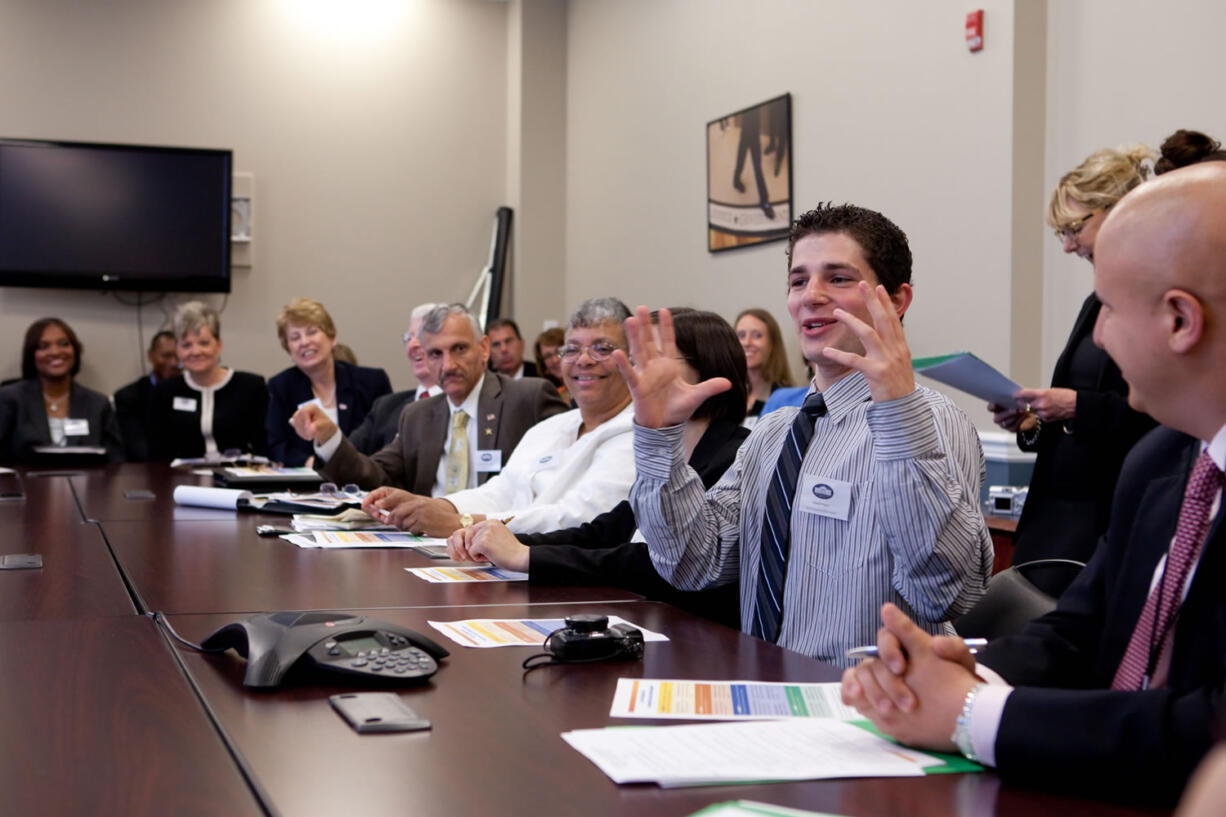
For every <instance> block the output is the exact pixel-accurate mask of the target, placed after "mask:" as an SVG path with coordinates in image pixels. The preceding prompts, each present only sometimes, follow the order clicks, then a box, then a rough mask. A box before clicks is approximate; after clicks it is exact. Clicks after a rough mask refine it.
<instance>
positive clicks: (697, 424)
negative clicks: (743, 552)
mask: <svg viewBox="0 0 1226 817" xmlns="http://www.w3.org/2000/svg"><path fill="white" fill-rule="evenodd" d="M673 326H674V329H675V330H676V339H677V350H678V351H679V352H680V353H681V355H682V357H683V358H684V360H685V364H686V368H687V375H688V377H689V378H690V382H693V383H698V382H700V381H703V380H707V379H709V378H712V377H726V378H728V379H729V380H730V381H731V382H732V384H733V386H732V388H731V389H729V390H728V391H726V392H723V393H722V394H717V395H715V396H714V397H711V398H709V399H708V400H707V401H706V402H704V403H703V404H702V405H700V406H699V407H698V408H697V409H696V410H695V411H694V415H693V416H692V417H691V418H690V419H689V420H688V421H686V424H685V425H686V427H685V434H684V438H683V439H684V444H685V446H686V447H687V449H688V450H689V451H690V455H689V463H690V466H691V467H693V468H694V470H695V471H696V472H697V473H698V475H699V476H700V477H701V478H702V481H703V484H704V485H705V486H706V487H708V488H709V487H711V486H712V485H714V484H715V483H716V482H717V481H718V480H719V478H720V476H722V475H723V473H724V471H726V470H727V469H728V467H729V466H730V465H732V461H733V460H734V459H735V458H736V452H737V450H738V449H739V448H740V446H741V443H742V442H743V441H744V440H745V438H746V437H747V436H749V430H748V429H746V428H744V427H742V426H741V425H740V422H741V420H742V419H743V417H744V413H745V400H746V393H747V385H746V384H747V383H748V377H747V376H746V373H745V354H744V352H743V351H742V350H741V348H740V345H739V344H738V342H737V338H736V335H735V334H734V333H733V331H732V327H731V326H729V325H728V322H727V321H725V320H724V319H723V318H721V317H720V316H719V315H716V314H715V313H713V312H701V311H698V310H693V309H678V310H676V311H674V312H673ZM636 528H637V524H636V523H635V519H634V511H633V510H632V509H631V507H630V503H629V501H623V502H621V503H619V504H618V505H617V507H615V508H613V509H612V510H611V511H608V512H607V513H604V514H601V515H600V516H598V517H596V518H595V519H593V520H592V521H591V522H588V523H586V524H583V525H580V526H578V527H575V528H568V529H566V530H559V531H553V532H551V533H539V534H521V535H520V536H518V537H516V536H515V535H514V534H512V533H511V532H510V531H508V530H507V529H506V526H505V525H503V524H502V523H501V522H498V521H496V520H494V521H487V522H481V523H478V524H477V525H475V526H473V527H472V528H465V529H462V530H460V531H457V532H456V533H455V534H452V537H451V539H450V540H449V542H448V549H449V550H451V551H452V553H453V554H454V555H455V557H456V558H459V559H462V560H463V559H468V558H480V559H490V560H491V561H493V562H495V563H497V564H498V565H500V566H502V567H507V568H510V569H513V570H527V572H528V577H529V581H531V582H534V583H539V584H587V585H591V584H598V585H618V586H621V587H624V588H626V589H627V590H632V591H634V592H636V593H642V594H643V595H645V596H647V597H648V598H653V599H660V600H662V601H667V602H669V603H670V604H673V605H676V606H678V607H681V608H683V609H687V610H690V611H691V612H694V613H698V614H699V615H703V616H706V617H708V618H711V619H714V620H716V621H719V622H721V623H724V624H727V625H728V626H730V627H734V628H739V627H740V594H739V592H740V591H739V589H738V585H737V584H736V583H735V582H734V583H732V584H731V585H727V586H723V587H717V588H713V589H711V590H701V591H696V592H689V591H682V590H677V589H676V588H674V587H673V586H672V585H670V584H669V583H668V582H666V581H664V580H663V579H662V578H660V576H659V574H658V573H657V572H656V570H655V567H653V566H652V564H651V556H650V555H649V554H648V552H647V545H646V543H644V542H641V541H639V542H635V541H631V539H632V537H634V535H635V529H636Z"/></svg>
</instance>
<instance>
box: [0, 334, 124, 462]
mask: <svg viewBox="0 0 1226 817" xmlns="http://www.w3.org/2000/svg"><path fill="white" fill-rule="evenodd" d="M80 371H81V341H80V340H78V339H77V334H76V333H75V332H73V331H72V327H70V326H69V325H68V324H66V323H64V322H63V321H62V320H60V319H59V318H41V319H40V320H37V321H35V322H34V323H32V324H30V327H29V328H28V329H27V330H26V336H25V341H24V343H23V344H22V347H21V377H22V379H21V380H19V381H18V382H16V383H10V384H9V385H7V386H5V387H3V388H0V463H10V464H15V463H25V464H29V463H35V462H42V461H45V460H47V459H49V458H50V457H52V456H55V455H54V454H39V453H38V452H36V451H35V450H34V449H35V448H42V447H47V448H66V447H69V446H71V447H74V448H75V447H79V446H88V447H93V448H103V449H105V450H106V459H107V461H109V462H120V461H122V460H123V441H122V440H121V438H120V435H119V423H118V421H117V420H116V419H115V412H114V411H112V410H111V401H110V400H108V399H107V396H106V395H105V394H99V393H98V392H96V391H93V390H92V389H87V388H85V387H84V386H81V385H79V384H78V383H77V382H76V380H75V378H76V375H77V373H78V372H80Z"/></svg>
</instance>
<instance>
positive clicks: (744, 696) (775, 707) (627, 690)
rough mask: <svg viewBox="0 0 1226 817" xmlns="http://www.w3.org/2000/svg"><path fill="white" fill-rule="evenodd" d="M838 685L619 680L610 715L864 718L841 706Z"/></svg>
mask: <svg viewBox="0 0 1226 817" xmlns="http://www.w3.org/2000/svg"><path fill="white" fill-rule="evenodd" d="M839 686H840V685H839V684H838V682H831V683H825V684H789V683H769V682H764V681H688V680H666V679H654V678H619V679H617V689H616V690H615V691H614V692H613V706H612V708H611V709H610V710H609V716H610V717H613V718H685V719H686V720H720V721H730V720H758V721H760V720H762V719H764V718H836V719H838V720H843V721H855V720H860V719H861V718H862V717H864V716H863V715H861V714H860V713H859V712H857V711H856V710H855V709H853V708H852V707H850V706H847V705H845V704H844V703H843V701H842V699H841V698H840V696H839Z"/></svg>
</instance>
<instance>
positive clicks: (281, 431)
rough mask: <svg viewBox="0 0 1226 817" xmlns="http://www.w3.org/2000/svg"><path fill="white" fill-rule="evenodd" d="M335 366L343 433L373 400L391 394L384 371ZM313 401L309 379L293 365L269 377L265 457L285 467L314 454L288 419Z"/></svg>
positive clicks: (340, 363)
mask: <svg viewBox="0 0 1226 817" xmlns="http://www.w3.org/2000/svg"><path fill="white" fill-rule="evenodd" d="M335 366H336V409H337V411H336V414H337V425H338V426H340V429H341V431H342V432H344V433H345V434H348V433H349V432H350V431H352V430H354V429H356V428H357V427H358V426H359V425H361V424H362V421H363V420H364V419H366V414H367V412H369V411H370V408H371V405H372V404H373V403H374V402H375V398H376V397H379V396H381V395H384V394H391V391H392V383H391V381H390V380H388V379H387V372H385V371H383V370H382V369H374V368H371V367H369V366H354V365H351V364H349V363H345V362H344V361H343V360H338V361H336V363H335ZM314 398H315V394H314V392H312V391H311V379H310V378H309V377H307V376H306V375H305V374H303V372H302V370H301V369H299V368H298V367H297V366H290V367H289V368H288V369H285V370H284V371H282V372H280V373H279V374H276V375H274V376H273V378H272V379H271V380H269V381H268V419H267V421H266V422H265V431H266V433H267V436H268V456H269V458H270V459H272V460H274V461H276V462H283V463H285V464H286V465H303V464H305V463H306V461H307V457H309V456H311V455H312V454H314V453H315V451H314V449H313V447H312V445H311V441H310V440H304V439H302V438H301V437H299V436H298V435H297V434H295V433H294V429H293V428H291V427H290V424H289V418H290V417H291V416H293V413H294V412H295V411H297V410H298V406H299V405H300V404H302V403H305V402H307V401H308V400H313V399H314Z"/></svg>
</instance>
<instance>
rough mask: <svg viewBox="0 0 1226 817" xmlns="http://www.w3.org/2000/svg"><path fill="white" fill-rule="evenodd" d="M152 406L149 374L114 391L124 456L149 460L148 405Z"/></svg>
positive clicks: (151, 387) (140, 460)
mask: <svg viewBox="0 0 1226 817" xmlns="http://www.w3.org/2000/svg"><path fill="white" fill-rule="evenodd" d="M151 405H153V380H152V379H151V377H150V375H143V376H141V377H138V378H136V379H135V380H133V381H132V382H131V383H129V384H128V385H126V386H124V387H123V388H122V389H120V390H119V391H117V392H115V417H116V419H118V420H119V430H120V432H121V433H122V434H123V451H124V459H125V460H127V461H128V462H145V461H146V460H148V459H149V407H150V406H151Z"/></svg>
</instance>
